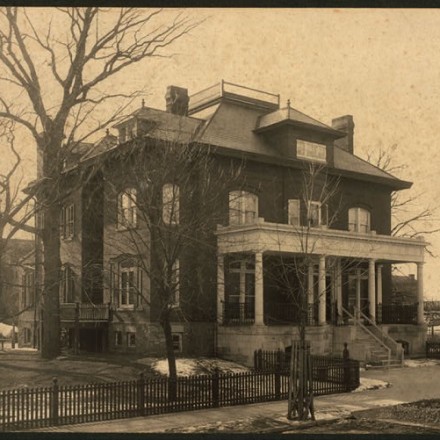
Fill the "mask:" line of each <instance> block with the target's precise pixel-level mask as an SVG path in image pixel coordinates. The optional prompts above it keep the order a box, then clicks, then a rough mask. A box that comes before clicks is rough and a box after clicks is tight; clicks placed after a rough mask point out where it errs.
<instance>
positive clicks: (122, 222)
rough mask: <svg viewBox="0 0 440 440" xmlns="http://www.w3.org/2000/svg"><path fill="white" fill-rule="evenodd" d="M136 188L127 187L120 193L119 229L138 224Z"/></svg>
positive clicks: (133, 226)
mask: <svg viewBox="0 0 440 440" xmlns="http://www.w3.org/2000/svg"><path fill="white" fill-rule="evenodd" d="M136 197H137V193H136V189H135V188H126V189H125V190H124V191H122V192H120V193H119V195H118V225H117V227H118V229H127V228H135V227H136V226H137V210H136Z"/></svg>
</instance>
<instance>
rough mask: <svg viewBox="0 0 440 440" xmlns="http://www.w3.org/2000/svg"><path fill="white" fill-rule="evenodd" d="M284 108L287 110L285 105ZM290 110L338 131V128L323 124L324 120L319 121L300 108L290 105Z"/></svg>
mask: <svg viewBox="0 0 440 440" xmlns="http://www.w3.org/2000/svg"><path fill="white" fill-rule="evenodd" d="M285 109H286V110H287V107H285ZM281 110H284V109H281ZM290 110H294V111H296V112H298V113H300V114H302V115H303V116H306V117H308V118H309V119H311V120H312V121H315V122H318V123H319V124H321V125H324V126H325V127H327V128H330V129H332V130H336V131H339V130H337V129H336V128H333V127H332V126H331V125H328V124H325V123H324V122H321V121H319V120H318V119H316V118H314V117H312V116H309V115H308V114H306V113H304V112H302V111H301V110H298V109H296V108H294V107H290Z"/></svg>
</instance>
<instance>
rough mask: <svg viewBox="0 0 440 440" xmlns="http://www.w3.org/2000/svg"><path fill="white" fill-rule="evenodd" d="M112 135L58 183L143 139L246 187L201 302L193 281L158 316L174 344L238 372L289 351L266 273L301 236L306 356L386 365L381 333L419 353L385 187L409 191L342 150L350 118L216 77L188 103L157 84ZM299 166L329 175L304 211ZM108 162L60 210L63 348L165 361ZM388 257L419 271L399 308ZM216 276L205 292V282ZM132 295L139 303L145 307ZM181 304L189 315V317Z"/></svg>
mask: <svg viewBox="0 0 440 440" xmlns="http://www.w3.org/2000/svg"><path fill="white" fill-rule="evenodd" d="M188 101H189V105H188ZM146 127H150V129H148V130H147V129H146ZM151 127H153V128H151ZM116 128H117V130H118V137H117V138H116V137H114V136H111V135H110V134H108V133H107V135H106V137H105V138H104V139H103V140H101V141H100V142H99V143H98V144H97V145H95V146H93V148H92V146H90V145H81V147H80V148H79V149H78V152H77V154H76V155H75V157H73V158H72V157H71V158H69V160H67V161H66V162H65V176H66V182H72V181H73V180H75V179H77V178H78V176H80V175H81V174H79V173H78V172H77V170H78V169H80V168H81V167H82V168H84V167H87V166H93V164H94V163H95V164H96V163H97V162H96V160H97V159H99V158H100V157H102V158H104V157H105V155H106V153H107V152H108V151H114V150H115V149H117V148H122V146H124V145H130V143H132V140H133V139H136V140H139V139H143V136H144V135H145V133H146V132H148V135H147V136H148V138H149V139H152V138H157V139H167V140H168V141H169V140H171V141H172V142H173V143H179V142H181V143H188V142H194V143H197V144H198V145H200V144H201V145H206V146H209V147H210V149H211V150H212V151H213V155H214V156H215V158H216V160H217V161H218V163H219V164H220V165H222V164H225V166H226V164H229V163H230V162H231V161H232V162H236V163H244V166H243V171H242V174H243V176H242V177H243V180H244V181H245V186H243V185H241V186H237V187H235V188H231V189H230V191H229V193H225V194H224V197H223V209H224V221H223V222H222V224H221V225H219V226H218V227H217V228H216V229H215V234H216V237H217V243H216V246H217V256H218V258H217V262H215V261H213V260H210V259H206V261H205V262H204V263H203V265H204V266H203V268H202V269H203V270H201V273H202V274H204V276H205V278H206V279H205V281H204V282H206V288H205V291H204V292H203V295H202V296H200V297H198V298H197V300H194V299H191V296H190V295H191V293H190V291H191V288H190V287H191V286H189V287H188V288H184V287H183V286H182V289H181V291H180V292H179V293H180V298H179V304H178V307H176V313H175V314H174V318H173V323H172V331H173V342H174V344H175V350H176V351H178V352H181V353H184V354H194V355H212V354H218V355H219V356H221V357H225V358H230V359H234V360H238V361H243V362H246V363H248V364H249V363H251V361H252V355H253V351H254V350H256V349H260V348H261V349H265V350H270V349H278V348H285V347H288V346H290V345H291V340H292V337H293V336H292V335H293V334H294V332H295V328H296V323H297V321H298V311H297V308H298V306H297V303H296V302H295V295H293V297H292V295H291V294H290V293H291V292H287V293H286V288H285V286H284V287H283V286H282V285H281V284H280V283H279V282H278V281H279V279H278V280H277V277H276V274H277V267H280V262H282V261H291V260H293V258H298V257H301V255H302V254H303V253H304V248H303V246H302V242H301V240H300V239H299V238H298V237H300V236H301V234H303V232H304V231H308V232H307V236H308V237H309V240H310V241H311V242H313V246H312V247H311V248H310V250H309V251H308V252H309V254H311V255H312V256H313V257H314V259H313V262H311V263H310V265H309V268H308V273H307V277H306V279H307V284H308V285H307V290H308V295H307V299H308V304H309V318H308V324H309V325H308V327H307V338H308V339H309V340H310V341H311V344H312V351H313V352H314V353H321V354H330V353H338V354H339V353H341V352H342V348H343V343H344V342H348V343H349V346H350V353H351V355H352V356H354V357H357V358H359V359H362V360H370V361H374V360H376V358H377V359H380V358H381V355H383V353H386V352H387V351H388V348H387V347H388V346H389V348H390V350H391V352H392V353H393V355H394V356H398V354H399V352H400V351H399V350H400V348H399V347H400V346H399V345H396V344H395V340H401V341H405V342H406V343H407V346H408V347H409V352H410V353H411V354H420V353H422V352H423V349H424V338H425V334H426V327H424V325H423V260H424V248H425V243H424V241H423V240H422V239H407V238H398V237H392V236H391V235H390V234H391V194H392V192H393V191H398V190H402V189H406V188H409V187H410V186H411V183H409V182H405V181H402V180H399V179H397V178H395V177H393V176H392V175H390V174H388V173H386V172H384V171H382V170H380V169H378V168H377V167H375V166H373V165H371V164H369V163H367V162H366V161H364V160H362V159H360V158H358V157H357V156H355V154H354V141H353V135H354V123H353V118H352V117H351V116H342V117H339V118H336V119H334V120H333V122H332V126H328V125H326V124H323V123H321V122H319V121H317V120H315V119H313V118H311V117H309V116H307V115H305V114H304V113H301V112H299V111H298V110H295V109H294V108H292V107H291V106H290V103H288V104H287V106H285V107H281V106H280V99H279V96H278V95H273V94H270V93H266V92H261V91H258V90H252V89H249V88H246V87H241V86H236V85H234V84H230V83H227V82H221V83H220V84H218V85H216V86H213V87H211V88H209V89H206V90H203V91H202V92H199V93H196V94H195V95H193V96H191V98H190V99H189V98H188V94H187V91H186V89H182V88H178V87H170V88H169V89H168V92H167V110H166V111H162V110H157V109H152V108H147V107H144V106H143V107H142V108H141V109H139V110H138V111H136V112H134V113H133V114H132V115H130V116H129V117H128V118H127V119H125V120H124V121H123V122H121V123H120V124H118V125H117V126H116ZM309 164H315V165H318V166H319V167H320V168H322V169H323V170H324V171H325V172H326V173H327V174H328V175H329V176H333V178H334V180H337V182H338V185H337V193H336V194H335V195H334V197H333V198H332V200H329V201H326V202H325V203H324V202H322V198H320V193H322V191H321V189H322V181H319V182H317V183H316V188H315V191H314V192H313V194H312V197H311V199H309V200H308V201H307V202H306V203H305V202H304V194H303V188H302V178H303V175H304V172H307V170H308V166H309ZM120 168H121V167H118V163H117V162H112V165H111V166H110V165H107V166H106V167H105V168H103V170H102V171H101V172H99V173H96V174H95V177H94V179H93V180H88V181H86V182H84V183H83V184H82V185H80V186H79V187H78V189H76V190H71V191H70V194H69V196H68V197H67V198H66V200H65V202H64V206H63V207H62V212H61V218H62V224H61V260H62V264H63V266H62V271H61V288H60V299H61V303H62V304H61V322H62V327H63V328H64V333H63V334H64V337H65V340H66V341H67V342H66V343H67V344H70V346H72V345H74V342H73V341H75V340H78V341H79V345H80V349H82V350H109V351H126V352H139V353H146V354H151V355H153V354H155V355H157V354H164V341H163V335H162V330H161V328H160V325H159V322H158V320H157V305H156V304H155V299H154V298H155V296H154V294H155V287H154V286H153V285H152V284H151V283H150V282H149V280H148V277H146V276H145V274H144V273H143V272H142V271H141V270H140V269H139V267H140V265H139V261H138V259H139V258H146V259H147V260H148V261H150V257H151V255H145V250H142V249H141V250H139V249H133V247H132V246H131V247H130V245H129V244H128V241H127V235H126V234H127V232H126V229H127V228H126V227H124V228H121V227H120V218H121V212H123V214H122V217H123V218H124V219H125V220H126V221H130V222H131V223H132V224H133V227H137V225H136V207H135V206H134V204H132V203H131V201H132V200H133V199H135V198H136V194H137V191H140V190H141V189H140V188H134V187H133V184H132V182H131V180H130V175H129V174H130V173H129V172H128V171H127V170H124V169H120ZM69 179H70V180H69ZM109 182H111V183H112V185H113V186H117V187H119V188H120V193H119V196H117V197H115V196H114V195H112V192H111V191H110V188H109ZM70 187H71V188H74V187H75V186H74V185H70ZM165 190H168V188H165V187H164V190H163V191H164V194H166V191H165ZM320 191H321V192H320ZM164 197H165V196H164ZM181 208H182V209H183V207H182V206H181ZM330 219H332V220H333V221H330ZM306 226H310V230H309V229H308V228H307V227H306ZM115 243H117V244H118V245H117V246H115ZM309 257H310V255H309ZM394 263H415V264H416V265H417V297H416V299H414V300H413V303H412V304H411V305H410V306H411V307H410V308H408V307H406V306H407V304H406V305H405V307H406V308H405V311H404V313H403V312H402V310H403V309H402V307H403V305H402V304H395V303H394V302H393V292H392V285H391V265H392V264H394ZM179 264H180V269H179V270H180V272H181V273H183V272H184V271H190V270H194V268H191V265H190V264H189V262H188V261H183V260H182V261H180V262H179ZM37 267H38V265H37ZM199 269H200V268H199ZM196 272H200V271H196V270H194V277H195V276H196ZM216 274H217V275H216ZM215 277H217V288H215V286H213V285H212V284H209V281H210V280H211V279H215ZM278 278H279V277H278ZM274 279H275V281H274ZM290 281H292V285H294V286H298V283H297V282H296V281H295V280H294V279H290ZM295 283H296V284H295ZM295 289H296V291H299V289H298V288H297V287H295ZM137 291H139V292H141V295H137V293H136V292H137ZM297 295H298V294H296V296H297ZM142 298H150V300H149V302H148V304H147V303H146V302H145V301H144V300H143V299H142ZM195 302H197V304H194V303H195ZM195 306H198V308H196V307H195ZM191 307H193V309H194V310H195V309H197V310H198V311H197V310H196V311H195V312H193V313H189V310H190V309H191ZM193 309H191V310H193ZM179 310H181V311H182V313H179ZM188 316H190V318H188ZM366 323H368V324H369V325H368V327H366V326H365V324H366ZM384 334H385V335H387V336H383V335H384ZM378 340H383V341H385V342H383V343H379V342H378Z"/></svg>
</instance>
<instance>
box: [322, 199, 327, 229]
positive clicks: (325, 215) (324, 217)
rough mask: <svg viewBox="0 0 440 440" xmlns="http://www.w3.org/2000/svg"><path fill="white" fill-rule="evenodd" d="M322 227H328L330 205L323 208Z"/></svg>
mask: <svg viewBox="0 0 440 440" xmlns="http://www.w3.org/2000/svg"><path fill="white" fill-rule="evenodd" d="M321 225H328V205H327V203H326V204H325V205H322V206H321Z"/></svg>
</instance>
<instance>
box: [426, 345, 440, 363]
mask: <svg viewBox="0 0 440 440" xmlns="http://www.w3.org/2000/svg"><path fill="white" fill-rule="evenodd" d="M426 357H427V358H431V359H440V341H426Z"/></svg>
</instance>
